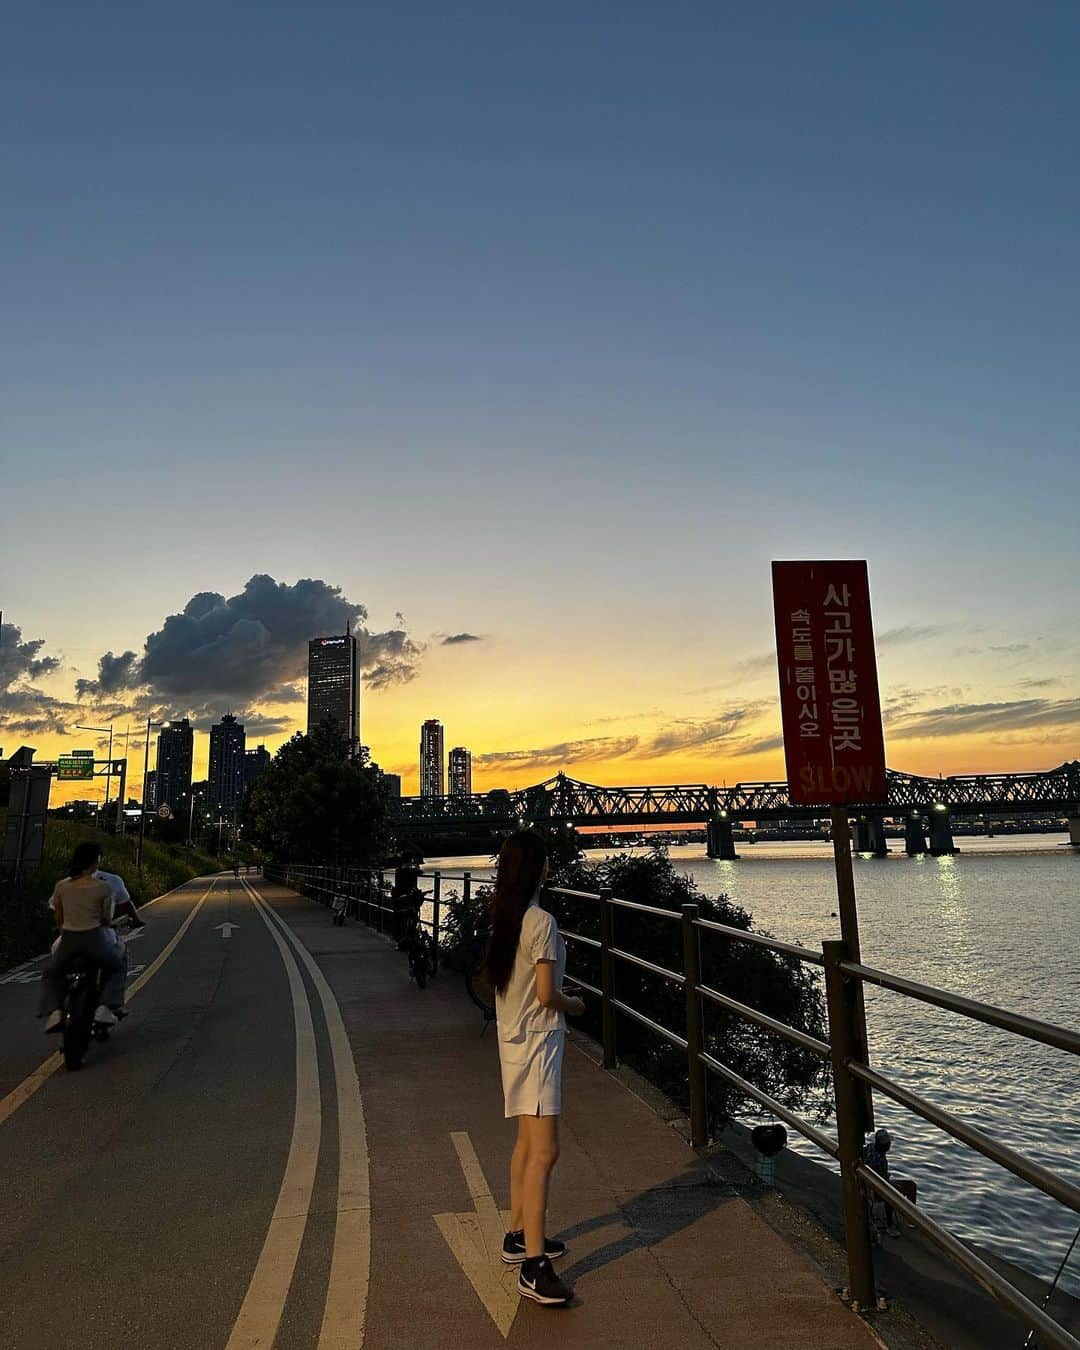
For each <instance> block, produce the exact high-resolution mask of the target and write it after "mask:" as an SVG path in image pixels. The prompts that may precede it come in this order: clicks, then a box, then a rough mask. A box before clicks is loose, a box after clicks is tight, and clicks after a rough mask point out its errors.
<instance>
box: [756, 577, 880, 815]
mask: <svg viewBox="0 0 1080 1350" xmlns="http://www.w3.org/2000/svg"><path fill="white" fill-rule="evenodd" d="M772 574H773V608H774V612H775V618H776V654H777V661H778V663H779V667H780V710H781V714H782V717H783V725H784V754H785V757H786V759H787V776H788V792H789V794H790V798H791V802H792V804H793V805H800V806H825V805H832V806H838V805H845V804H849V803H853V802H859V803H880V802H884V801H885V796H886V782H885V738H884V735H883V733H882V730H881V698H880V695H879V693H878V678H877V658H876V655H875V652H874V627H873V622H872V620H871V617H870V583H869V579H868V576H867V570H866V563H865V562H853V561H848V562H774V563H773V565H772Z"/></svg>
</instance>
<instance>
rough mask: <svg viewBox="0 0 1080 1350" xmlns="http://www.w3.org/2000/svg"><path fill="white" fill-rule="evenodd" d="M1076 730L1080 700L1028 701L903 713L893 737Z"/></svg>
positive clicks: (894, 723) (893, 723) (892, 729)
mask: <svg viewBox="0 0 1080 1350" xmlns="http://www.w3.org/2000/svg"><path fill="white" fill-rule="evenodd" d="M1073 726H1080V698H1067V699H1045V698H1025V699H1013V700H1011V701H1008V702H1002V703H949V704H945V705H944V706H942V707H939V708H920V709H918V710H916V711H913V712H903V713H900V714H899V715H898V716H895V717H893V718H892V719H891V721H890V723H889V735H890V736H891V737H892V738H893V739H894V740H919V739H922V738H932V737H941V736H965V735H983V734H986V733H988V732H1007V731H1025V730H1034V729H1036V728H1042V727H1073Z"/></svg>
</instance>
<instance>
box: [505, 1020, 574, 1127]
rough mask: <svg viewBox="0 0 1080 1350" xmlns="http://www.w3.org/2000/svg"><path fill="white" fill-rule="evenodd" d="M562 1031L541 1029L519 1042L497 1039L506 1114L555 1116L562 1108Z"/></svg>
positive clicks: (508, 1115)
mask: <svg viewBox="0 0 1080 1350" xmlns="http://www.w3.org/2000/svg"><path fill="white" fill-rule="evenodd" d="M565 1045H566V1032H565V1031H563V1030H561V1029H560V1030H558V1031H541V1032H537V1033H536V1034H535V1035H531V1036H526V1037H525V1039H524V1040H523V1041H520V1042H518V1041H500V1042H499V1064H500V1067H501V1068H502V1085H503V1100H504V1102H505V1106H506V1112H505V1114H506V1116H507V1118H508V1119H509V1117H511V1116H557V1115H559V1114H560V1112H561V1111H562V1062H563V1049H564V1047H565Z"/></svg>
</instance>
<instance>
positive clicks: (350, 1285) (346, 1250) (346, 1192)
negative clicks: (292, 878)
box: [244, 881, 501, 1350]
mask: <svg viewBox="0 0 1080 1350" xmlns="http://www.w3.org/2000/svg"><path fill="white" fill-rule="evenodd" d="M244 884H245V885H246V886H247V888H248V891H249V892H250V894H251V896H252V898H253V900H254V901H255V903H256V905H258V906H259V908H260V912H262V911H265V914H268V915H269V916H270V917H271V918H272V920H273V921H274V923H275V924H276V925H277V926H278V927H279V928H280V930H281V932H282V933H283V934H284V936H285V939H286V941H287V942H288V943H289V944H290V946H291V947H292V948H293V950H294V951H295V953H296V955H297V956H298V957H299V958H300V960H301V961H302V962H303V964H304V967H305V969H306V970H307V972H308V974H309V975H310V977H311V981H312V983H313V984H314V986H315V990H316V992H317V993H318V995H319V1000H320V1002H321V1003H322V1009H323V1016H324V1017H325V1019H326V1029H327V1033H328V1035H329V1039H330V1050H331V1056H332V1059H333V1064H334V1079H335V1082H336V1086H337V1105H338V1150H339V1156H338V1197H337V1215H336V1219H335V1226H334V1252H333V1256H332V1258H331V1262H330V1281H329V1284H328V1286H327V1291H326V1304H325V1307H324V1309H323V1321H322V1329H321V1331H320V1333H319V1350H360V1348H361V1347H362V1346H363V1344H364V1327H365V1322H366V1318H367V1299H368V1285H369V1282H370V1279H371V1177H370V1167H369V1161H368V1146H367V1129H366V1126H365V1123H364V1104H363V1100H362V1098H361V1096H360V1083H359V1081H358V1079H357V1076H356V1061H355V1060H354V1059H353V1053H352V1047H351V1046H350V1044H349V1037H348V1033H347V1032H346V1030H345V1023H344V1022H343V1021H342V1018H341V1009H340V1008H339V1006H338V1001H337V999H336V998H335V996H334V991H333V990H332V989H331V988H330V985H329V984H328V983H327V980H326V976H325V975H324V974H323V973H322V970H321V969H320V967H319V965H318V963H317V962H316V961H315V959H314V957H313V956H312V955H311V953H310V952H309V951H308V949H307V948H306V947H305V946H304V944H303V943H302V942H301V941H300V940H299V938H297V937H296V935H295V934H294V933H293V931H292V929H291V928H290V927H289V925H288V924H287V923H286V922H285V921H284V920H283V919H282V918H281V916H280V915H279V914H277V913H275V911H274V910H273V908H272V907H271V906H270V905H268V904H267V903H266V901H265V900H263V899H262V897H261V896H260V895H259V894H258V892H256V891H255V890H254V888H253V887H251V886H250V885H248V883H247V882H246V881H245V883H244ZM264 917H265V915H264ZM500 1241H501V1238H500Z"/></svg>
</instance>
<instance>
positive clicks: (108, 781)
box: [75, 722, 113, 819]
mask: <svg viewBox="0 0 1080 1350" xmlns="http://www.w3.org/2000/svg"><path fill="white" fill-rule="evenodd" d="M75 730H76V731H100V732H101V734H102V735H103V736H104V734H105V733H106V732H108V733H109V767H108V768H107V769H106V770H105V813H104V814H105V818H106V819H108V811H109V789H110V788H111V787H112V763H113V760H112V741H113V729H112V727H111V726H108V727H87V726H83V724H82V723H81V722H76V723H75Z"/></svg>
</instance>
